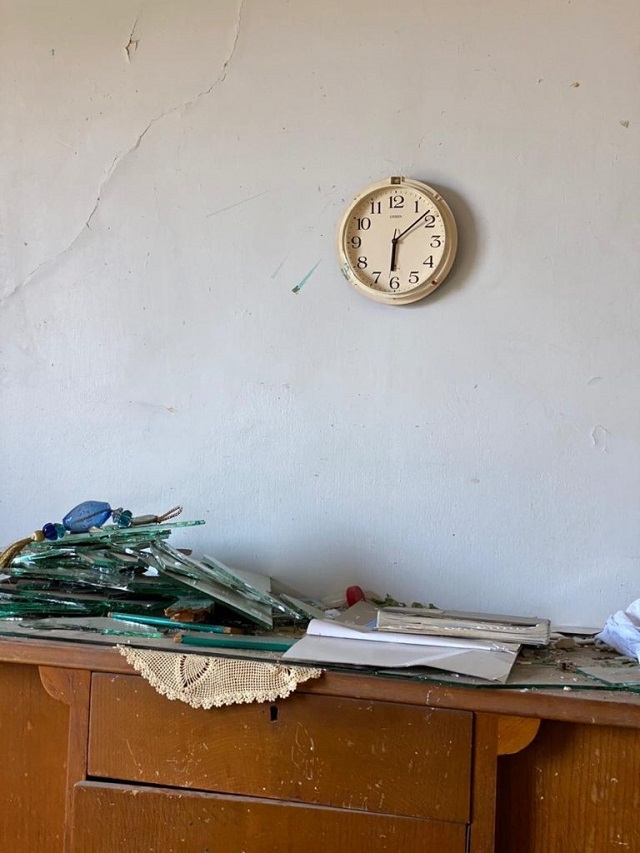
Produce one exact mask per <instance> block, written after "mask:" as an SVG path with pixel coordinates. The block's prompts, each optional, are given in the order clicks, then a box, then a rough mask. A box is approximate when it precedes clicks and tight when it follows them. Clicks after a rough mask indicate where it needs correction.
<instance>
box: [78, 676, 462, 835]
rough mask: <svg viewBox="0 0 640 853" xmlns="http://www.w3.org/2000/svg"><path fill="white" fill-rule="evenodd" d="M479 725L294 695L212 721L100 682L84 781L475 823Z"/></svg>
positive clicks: (145, 693)
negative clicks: (474, 747) (475, 728)
mask: <svg viewBox="0 0 640 853" xmlns="http://www.w3.org/2000/svg"><path fill="white" fill-rule="evenodd" d="M471 740H472V715H471V714H470V713H467V712H464V711H445V710H434V709H429V708H420V707H417V706H412V705H398V704H394V703H391V702H369V701H362V700H357V699H343V698H337V697H331V696H315V695H312V694H304V693H295V694H294V695H293V696H290V697H289V698H287V699H284V700H281V701H278V702H275V703H272V704H268V703H264V704H250V705H232V706H230V707H225V708H214V709H212V710H209V711H205V710H202V709H194V708H190V707H189V706H188V705H185V704H184V703H182V702H170V701H168V700H167V699H166V698H164V697H163V696H160V695H159V694H158V693H156V692H155V690H154V689H153V688H152V687H150V686H149V685H148V684H147V683H146V681H144V680H143V679H142V678H140V677H138V676H127V675H118V676H114V675H102V674H95V675H94V676H93V678H92V691H91V718H90V727H89V752H88V771H87V772H88V775H89V776H91V777H98V778H103V779H117V780H122V781H134V782H149V783H152V784H157V785H168V786H175V787H181V788H195V789H199V790H202V791H217V792H224V793H230V794H242V795H247V796H254V797H265V798H272V799H280V800H291V801H298V802H304V803H314V804H318V805H325V806H335V807H337V808H349V809H359V810H363V811H368V812H380V813H390V814H398V815H406V816H412V817H422V818H434V819H436V820H445V821H459V822H461V823H465V822H467V821H468V820H469V812H470V805H469V803H470V787H471Z"/></svg>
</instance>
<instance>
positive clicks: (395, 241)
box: [390, 228, 398, 272]
mask: <svg viewBox="0 0 640 853" xmlns="http://www.w3.org/2000/svg"><path fill="white" fill-rule="evenodd" d="M397 232H398V229H397V228H394V230H393V237H392V238H391V267H390V269H391V272H395V271H396V269H397V267H396V252H397V251H398V234H397Z"/></svg>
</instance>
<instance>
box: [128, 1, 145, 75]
mask: <svg viewBox="0 0 640 853" xmlns="http://www.w3.org/2000/svg"><path fill="white" fill-rule="evenodd" d="M141 14H142V9H140V11H139V12H138V14H137V15H136V19H135V21H134V22H133V26H132V27H131V33H130V34H129V41H128V42H127V43H126V44H125V46H124V52H125V53H126V55H127V62H128V63H131V56H132V54H134V53H135V52H136V50H137V49H138V45H139V44H140V39H139V38H136V27H137V26H138V21H139V20H140V15H141Z"/></svg>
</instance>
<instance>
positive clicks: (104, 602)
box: [0, 514, 322, 637]
mask: <svg viewBox="0 0 640 853" xmlns="http://www.w3.org/2000/svg"><path fill="white" fill-rule="evenodd" d="M129 516H130V514H129ZM115 517H116V516H115V514H114V518H115ZM125 520H126V519H125ZM135 521H136V520H135V519H134V522H135ZM201 524H204V521H175V520H171V521H166V522H157V523H142V524H141V523H134V524H133V525H130V526H119V525H118V524H117V523H116V524H104V525H103V526H100V527H98V526H92V527H91V528H90V529H88V530H86V531H85V532H80V533H74V532H70V531H69V529H68V528H67V529H66V530H65V531H64V532H63V531H60V535H59V536H58V537H57V538H55V539H53V538H44V539H41V541H31V542H29V544H28V545H26V546H25V547H24V548H23V549H22V550H21V551H20V552H19V553H18V554H17V556H14V557H13V559H12V560H11V562H10V564H9V565H8V566H6V567H5V568H3V569H0V620H1V621H2V623H4V626H5V627H7V623H12V625H13V626H15V627H19V628H27V627H29V628H37V629H40V630H45V629H52V630H56V631H59V630H63V631H64V630H79V631H91V632H99V633H102V634H123V635H129V636H130V635H131V634H138V635H139V636H146V637H162V636H165V635H166V629H167V627H172V626H174V625H175V628H176V629H178V628H179V627H180V626H181V625H183V626H185V627H186V626H188V627H192V628H196V627H199V628H200V629H201V630H207V626H208V625H211V630H212V631H213V630H216V631H217V630H220V626H221V625H224V626H226V627H227V628H228V630H229V631H230V632H232V633H235V632H237V633H254V632H256V631H263V632H264V631H265V630H267V631H270V630H273V629H274V628H279V627H282V626H287V625H288V626H292V627H294V628H295V627H299V628H304V627H305V626H306V624H307V622H308V621H309V619H311V618H313V617H314V616H318V615H322V613H321V612H320V611H318V609H317V607H316V604H317V603H315V602H312V601H310V600H309V599H306V598H304V597H302V596H300V595H299V593H297V592H296V591H295V590H293V589H291V588H289V587H287V586H285V585H284V584H281V583H280V582H278V581H276V580H275V579H274V578H270V577H268V576H266V575H261V574H256V573H253V572H248V571H241V570H239V569H231V568H230V567H228V566H226V565H224V564H223V563H221V562H220V561H219V560H216V559H213V558H211V557H206V556H205V557H202V559H195V558H194V557H192V556H191V554H190V551H188V550H181V549H177V548H174V547H172V546H171V545H170V544H169V543H168V541H167V540H168V538H169V536H170V535H171V533H172V531H173V530H175V529H176V528H187V527H195V526H197V525H201ZM56 526H57V527H61V526H60V525H56ZM214 621H215V623H216V625H213V624H212V623H213V622H214ZM2 632H3V631H2V628H0V633H2Z"/></svg>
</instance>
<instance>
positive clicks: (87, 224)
mask: <svg viewBox="0 0 640 853" xmlns="http://www.w3.org/2000/svg"><path fill="white" fill-rule="evenodd" d="M244 4H245V0H240V2H239V4H238V10H237V13H236V23H235V31H234V37H233V41H232V44H231V48H230V50H229V52H228V54H227V58H226V59H225V60H224V62H223V63H222V68H221V70H220V73H219V74H218V76H217V77H216V78H215V80H214V81H213V83H212V84H211V85H210V86H208V87H207V88H206V89H203V90H202V92H198V94H197V95H195V96H194V97H193V98H191V99H190V100H188V101H184V102H183V103H181V104H178V105H177V106H175V107H170V108H169V109H168V110H165V111H164V112H161V113H160V114H159V115H157V116H155V117H154V118H152V119H151V121H150V122H149V123H148V124H147V126H146V127H145V128H144V130H143V131H142V133H140V134H139V135H138V137H137V138H136V140H135V142H134V143H133V145H131V146H130V147H129V148H127V149H126V150H125V151H123V152H121V153H120V154H118V155H117V156H116V157H114V159H113V161H112V163H111V165H110V166H109V168H108V170H107V174H106V175H105V177H104V178H103V179H102V181H101V182H100V185H99V186H98V191H97V194H96V200H95V202H94V204H93V207H92V208H91V210H90V212H89V215H88V216H87V218H86V220H85V221H84V223H83V225H82V227H81V228H80V230H79V231H78V233H77V234H76V235H75V236H74V237H73V239H72V240H71V242H70V243H68V245H67V246H66V247H65V248H64V249H61V250H60V251H59V252H56V253H55V255H53V256H51V257H50V258H45V260H44V261H41V262H40V263H39V264H38V266H37V267H35V268H34V269H33V270H32V271H31V272H30V273H29V274H28V275H27V276H26V277H25V278H24V279H22V281H20V282H18V284H16V285H15V287H14V288H13V289H12V290H10V291H9V292H8V293H6V294H4V295H3V296H2V297H0V305H3V304H4V303H6V302H7V300H8V299H10V298H11V297H12V296H14V295H15V294H16V293H17V292H18V291H19V290H21V289H22V288H23V287H25V286H26V285H28V284H29V283H30V282H31V281H33V279H34V278H35V277H36V276H37V275H38V273H39V272H40V271H41V270H43V269H46V268H49V267H52V266H53V265H54V264H55V263H56V262H57V261H59V260H60V259H61V258H63V257H64V256H65V255H67V254H68V253H69V252H70V251H71V250H72V249H73V247H74V246H75V245H76V243H77V242H78V241H79V240H80V238H81V237H82V235H83V234H84V232H85V229H89V230H91V220H92V219H93V217H94V216H95V215H96V213H97V212H98V208H99V207H100V201H101V199H102V194H103V192H104V191H105V189H106V188H107V186H108V184H109V182H110V181H111V179H112V178H113V176H114V175H115V174H116V172H117V171H118V170H119V168H120V166H121V165H122V163H123V162H124V161H125V160H126V159H127V157H129V156H130V155H131V154H133V153H134V152H136V151H137V150H138V148H139V147H140V145H141V143H142V140H143V139H144V138H145V136H146V135H147V133H148V132H149V131H150V130H151V128H152V127H154V126H155V125H156V124H157V123H158V122H159V121H162V119H163V118H166V117H167V116H169V115H173V114H174V113H179V112H183V111H184V110H187V109H188V108H189V107H192V106H194V105H195V104H197V103H198V101H200V100H201V99H202V98H205V97H206V96H207V95H209V94H211V92H212V91H213V90H214V89H215V87H216V86H218V85H220V84H221V83H224V81H225V80H226V79H227V74H228V73H229V66H230V64H231V62H232V60H233V57H234V55H235V52H236V49H237V47H238V42H239V40H240V32H241V30H242V14H243V11H244ZM140 14H141V13H140ZM140 14H139V15H138V18H139V17H140ZM138 18H136V21H135V23H134V25H133V29H132V31H131V32H132V34H133V33H134V31H135V27H136V23H137V22H138Z"/></svg>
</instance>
